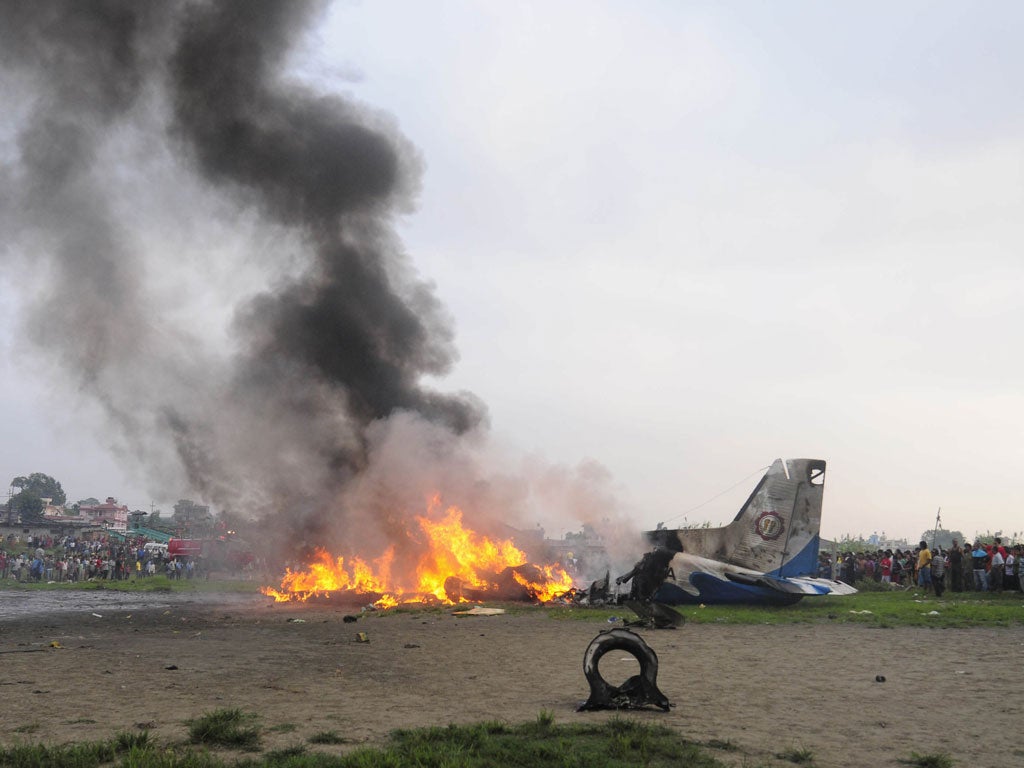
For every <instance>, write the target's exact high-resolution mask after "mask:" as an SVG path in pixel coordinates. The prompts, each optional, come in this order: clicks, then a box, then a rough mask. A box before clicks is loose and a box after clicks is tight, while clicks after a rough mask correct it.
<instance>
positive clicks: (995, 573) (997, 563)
mask: <svg viewBox="0 0 1024 768" xmlns="http://www.w3.org/2000/svg"><path fill="white" fill-rule="evenodd" d="M996 541H997V542H998V539H997V540H996ZM999 550H1000V547H999V545H998V543H997V544H996V546H994V547H992V561H991V562H992V566H991V567H990V568H989V572H988V582H989V589H991V590H992V591H993V592H1002V591H1003V570H1004V566H1005V565H1006V559H1005V558H1004V557H1003V553H1002V552H1000V551H999Z"/></svg>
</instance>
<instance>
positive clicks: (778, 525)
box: [754, 512, 786, 541]
mask: <svg viewBox="0 0 1024 768" xmlns="http://www.w3.org/2000/svg"><path fill="white" fill-rule="evenodd" d="M785 527H786V526H784V525H783V524H782V518H781V517H779V513H778V512H762V513H761V514H760V516H759V517H758V518H757V522H756V523H755V524H754V528H755V529H756V530H757V535H758V536H760V537H761V538H762V539H764V540H765V541H771V540H772V539H777V538H779V536H781V535H782V531H783V530H784V529H785Z"/></svg>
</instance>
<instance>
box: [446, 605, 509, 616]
mask: <svg viewBox="0 0 1024 768" xmlns="http://www.w3.org/2000/svg"><path fill="white" fill-rule="evenodd" d="M504 612H505V609H504V608H484V607H483V606H482V605H476V606H473V607H472V608H470V609H469V610H468V611H452V616H500V615H501V614H503V613H504Z"/></svg>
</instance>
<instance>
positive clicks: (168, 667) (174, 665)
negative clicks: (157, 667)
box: [164, 664, 178, 669]
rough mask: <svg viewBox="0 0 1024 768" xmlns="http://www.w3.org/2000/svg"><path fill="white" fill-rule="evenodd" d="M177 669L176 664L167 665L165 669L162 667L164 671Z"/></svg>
mask: <svg viewBox="0 0 1024 768" xmlns="http://www.w3.org/2000/svg"><path fill="white" fill-rule="evenodd" d="M177 668H178V665H177V664H168V665H167V666H166V667H164V669H177Z"/></svg>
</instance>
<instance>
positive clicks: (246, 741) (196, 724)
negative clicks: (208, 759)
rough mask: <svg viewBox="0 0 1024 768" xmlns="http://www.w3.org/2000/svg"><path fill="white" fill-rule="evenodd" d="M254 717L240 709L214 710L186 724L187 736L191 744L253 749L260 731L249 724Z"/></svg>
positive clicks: (257, 743)
mask: <svg viewBox="0 0 1024 768" xmlns="http://www.w3.org/2000/svg"><path fill="white" fill-rule="evenodd" d="M255 717H256V716H255V715H253V714H250V713H246V712H243V711H242V710H240V709H216V710H214V711H212V712H207V713H205V714H204V715H202V716H201V717H197V718H196V719H195V720H190V721H189V722H188V736H189V739H191V741H192V743H193V744H205V745H207V746H217V747H234V748H237V749H255V748H256V747H258V746H259V743H260V729H259V728H258V727H256V726H254V725H249V723H251V722H253V721H254V720H255Z"/></svg>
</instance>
